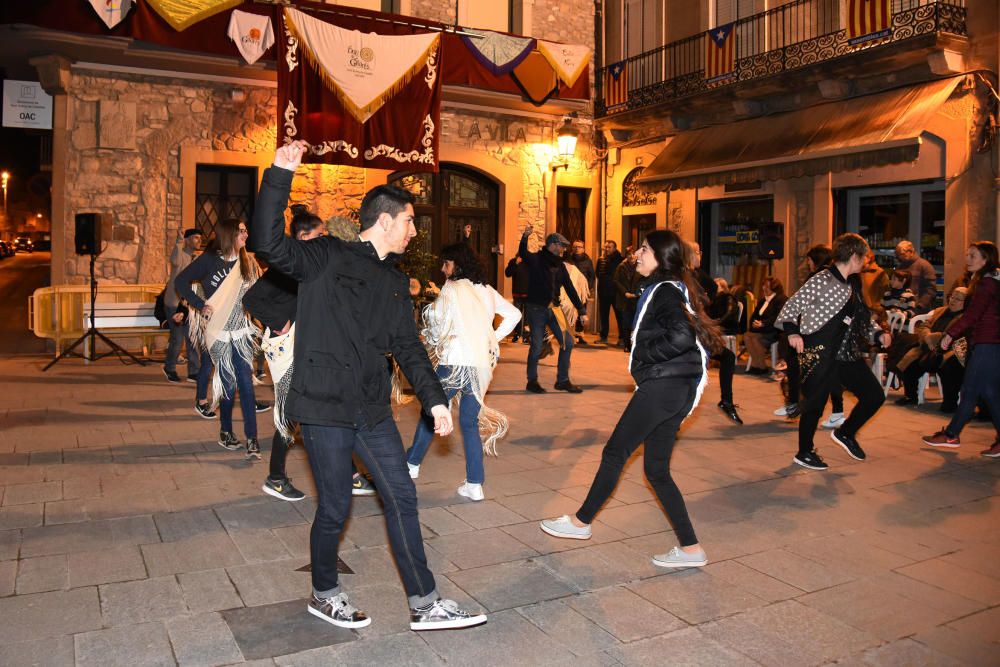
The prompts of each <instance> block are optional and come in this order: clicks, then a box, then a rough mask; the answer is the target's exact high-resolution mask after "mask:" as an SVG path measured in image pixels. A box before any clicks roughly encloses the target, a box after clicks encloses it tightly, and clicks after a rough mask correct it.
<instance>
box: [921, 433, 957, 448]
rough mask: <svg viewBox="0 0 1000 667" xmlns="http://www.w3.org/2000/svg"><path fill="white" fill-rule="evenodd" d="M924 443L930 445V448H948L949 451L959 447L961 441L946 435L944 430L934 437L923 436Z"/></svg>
mask: <svg viewBox="0 0 1000 667" xmlns="http://www.w3.org/2000/svg"><path fill="white" fill-rule="evenodd" d="M924 443H926V444H928V445H930V446H931V447H950V448H951V449H954V448H956V447H959V446H960V445H961V444H962V441H961V440H959V439H958V438H957V437H952V436H950V435H948V433H947V432H945V430H944V429H941V430H940V431H938V432H937V433H935V434H934V435H925V436H924Z"/></svg>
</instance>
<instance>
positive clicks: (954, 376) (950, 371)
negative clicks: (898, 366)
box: [903, 356, 965, 408]
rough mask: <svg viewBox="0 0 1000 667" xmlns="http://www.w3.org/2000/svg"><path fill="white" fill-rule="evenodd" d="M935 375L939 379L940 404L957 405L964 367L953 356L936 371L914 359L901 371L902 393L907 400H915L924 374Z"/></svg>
mask: <svg viewBox="0 0 1000 667" xmlns="http://www.w3.org/2000/svg"><path fill="white" fill-rule="evenodd" d="M928 372H930V373H937V374H938V376H939V377H940V378H941V384H942V385H943V386H942V387H941V397H942V401H941V402H942V403H943V404H944V405H948V406H951V407H953V408H954V407H955V406H957V405H958V392H959V391H960V390H961V388H962V378H963V377H964V376H965V367H964V366H962V364H960V363H959V361H958V359H956V358H955V357H954V356H951V357H949V358H948V360H947V361H945V362H944V363H943V364H941V365H940V366H939V367H938V368H936V369H931V368H928V367H926V366H925V365H924V364H922V363H921V360H920V359H916V360H915V361H913V363H911V364H910V365H909V366H907V367H906V370H904V371H903V393H904V394H905V395H906V397H907V398H910V399H913V400H917V388H918V386H919V384H920V378H921V376H923V374H924V373H928Z"/></svg>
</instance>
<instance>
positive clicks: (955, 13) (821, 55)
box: [594, 0, 967, 117]
mask: <svg viewBox="0 0 1000 667" xmlns="http://www.w3.org/2000/svg"><path fill="white" fill-rule="evenodd" d="M847 5H848V3H847V2H842V1H841V0H794V1H793V2H790V3H788V4H785V5H782V6H780V7H775V8H774V9H771V10H768V11H766V12H763V13H761V14H755V15H753V16H748V17H746V18H742V19H739V20H738V21H735V23H734V25H733V28H732V33H731V37H730V39H733V38H735V42H734V44H733V47H734V58H733V61H734V62H733V65H734V66H733V67H732V69H731V71H730V72H728V73H727V74H726V75H724V76H715V77H713V76H710V75H709V73H707V72H706V60H707V57H708V56H707V53H708V48H709V47H708V45H709V43H710V41H711V38H710V36H709V33H708V32H703V33H699V34H697V35H693V36H691V37H687V38H685V39H681V40H678V41H676V42H671V43H669V44H665V45H664V46H661V47H659V48H656V49H653V50H652V51H646V52H645V53H640V54H639V55H635V56H632V57H630V58H627V59H625V60H624V61H622V62H620V63H609V65H608V66H607V67H604V68H602V69H601V70H599V71H598V76H597V77H596V81H595V85H596V91H597V94H596V96H595V105H594V106H595V113H596V115H597V116H598V117H605V116H610V115H614V114H617V113H621V112H624V111H631V110H633V109H639V108H642V107H645V106H649V105H653V104H661V103H663V102H667V101H670V100H675V99H680V98H683V97H687V96H690V95H694V94H697V93H700V92H704V91H706V90H712V89H715V88H718V87H720V86H726V85H730V84H733V83H736V82H739V81H747V80H750V79H756V78H760V77H764V76H770V75H773V74H778V73H780V72H785V71H788V70H793V69H798V68H800V67H806V66H808V65H813V64H816V63H819V62H823V61H826V60H831V59H833V58H839V57H841V56H844V55H848V54H850V53H854V52H857V51H861V50H865V49H871V48H877V47H879V46H882V45H885V44H889V43H895V42H900V41H904V40H907V39H910V38H913V37H917V36H920V35H925V34H928V33H937V32H945V33H951V34H955V35H966V34H967V33H966V10H965V0H892V1H891V3H890V5H891V17H890V19H889V25H888V26H887V28H886V29H885V30H883V31H880V32H876V33H873V35H869V36H867V37H869V38H867V39H866V38H864V37H862V38H860V39H854V40H852V39H850V37H849V31H848V27H847V23H848V17H847V11H848V10H847ZM716 30H717V29H716ZM872 37H874V38H872ZM711 74H715V72H712V73H711Z"/></svg>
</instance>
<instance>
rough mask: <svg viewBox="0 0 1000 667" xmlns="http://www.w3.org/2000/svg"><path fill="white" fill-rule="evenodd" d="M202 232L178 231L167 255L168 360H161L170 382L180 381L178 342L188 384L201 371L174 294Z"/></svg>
mask: <svg viewBox="0 0 1000 667" xmlns="http://www.w3.org/2000/svg"><path fill="white" fill-rule="evenodd" d="M201 239H202V236H201V232H200V231H199V230H197V229H185V230H184V231H183V233H182V232H181V231H180V230H178V232H177V243H176V244H175V245H174V250H173V252H172V253H170V278H169V279H168V280H167V286H166V288H165V289H164V291H163V305H164V307H165V309H166V312H167V322H168V324H169V326H170V341H169V342H168V343H167V357H166V359H164V361H163V374H164V375H165V376H167V381H169V382H180V381H181V379H180V377H178V375H177V359H178V358H179V357H180V353H181V343H184V342H186V344H187V381H188V382H197V381H198V369H200V368H201V354H200V353H199V352H198V350H197V348H195V346H194V345H192V344H191V336H190V335H189V333H188V323H187V317H186V313H185V312H183V309H181V308H179V306H181V305H184V304H182V303H181V299H180V296H179V295H178V294H177V276H178V275H179V274H180V272H181V271H183V270H184V269H186V268H187V267H188V265H189V264H191V262H192V261H194V258H195V257H196V256H197V254H198V250H199V249H200V248H201Z"/></svg>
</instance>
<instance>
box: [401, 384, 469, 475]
mask: <svg viewBox="0 0 1000 667" xmlns="http://www.w3.org/2000/svg"><path fill="white" fill-rule="evenodd" d="M449 373H451V368H450V367H448V366H443V365H442V366H438V369H437V374H438V377H439V378H441V379H442V380H443V379H444V378H446V377H448V374H449ZM456 394H461V399H460V402H459V404H458V424H459V427H460V429H461V431H462V445H463V446H464V447H465V481H466V482H468V483H469V484H482V483H483V481H484V480H485V477H486V473H485V472H484V471H483V439H482V437H480V435H479V411H480V410H481V409H482V406H481V405H479V401H478V400H476V396H475V394H473V393H472V388H471V387H470V386H469V385H468V384H466V385H464V386H462V387H460V388H454V387H450V388H445V396H447V397H448V400H449V401H450V400H451V399H452V398H454V397H455V395H456ZM433 438H434V420H433V419H432V418H431V416H430V415H426V414H424V413H422V412H421V413H420V421H418V422H417V430H416V431H415V432H414V433H413V444H412V445H411V446H410V449H409V450H407V452H406V460H407V462H409V463H412V464H413V465H415V466H418V465H420V462H421V461H423V460H424V456H426V454H427V449H428V448H429V447H430V446H431V440H432V439H433Z"/></svg>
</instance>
